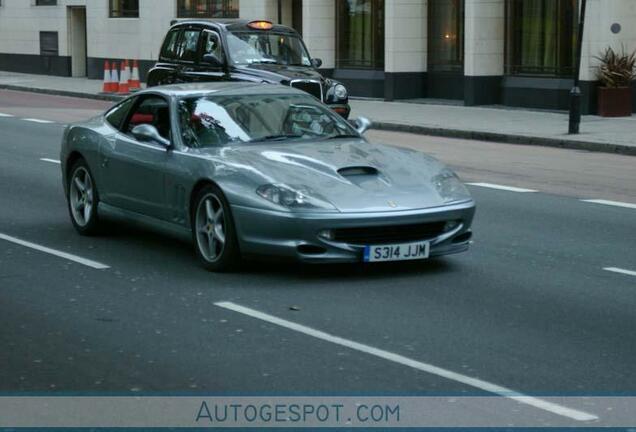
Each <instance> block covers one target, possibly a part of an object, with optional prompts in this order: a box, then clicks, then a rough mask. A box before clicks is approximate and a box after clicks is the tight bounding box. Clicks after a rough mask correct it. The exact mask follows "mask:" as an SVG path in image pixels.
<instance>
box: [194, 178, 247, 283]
mask: <svg viewBox="0 0 636 432" xmlns="http://www.w3.org/2000/svg"><path fill="white" fill-rule="evenodd" d="M193 208H194V212H193V215H192V234H193V238H194V246H195V251H196V254H197V256H198V257H199V261H201V263H202V264H203V266H204V267H205V268H206V269H208V270H210V271H214V272H224V271H230V270H232V269H234V268H235V267H236V266H237V265H238V263H239V262H240V259H241V257H240V251H239V246H238V240H237V237H236V230H235V227H234V221H233V219H232V213H231V210H230V206H229V204H228V203H227V200H226V199H225V196H224V195H223V193H222V192H221V190H220V189H219V188H218V187H216V186H213V185H208V186H205V187H204V188H203V189H201V190H200V191H199V192H198V193H197V196H196V198H195V200H194V206H193Z"/></svg>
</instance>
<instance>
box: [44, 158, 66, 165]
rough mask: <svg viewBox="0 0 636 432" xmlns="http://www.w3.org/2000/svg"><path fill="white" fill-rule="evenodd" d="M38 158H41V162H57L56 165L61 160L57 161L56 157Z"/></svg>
mask: <svg viewBox="0 0 636 432" xmlns="http://www.w3.org/2000/svg"><path fill="white" fill-rule="evenodd" d="M40 160H41V161H42V162H50V163H54V164H58V165H59V164H61V163H62V162H60V161H59V160H57V159H49V158H40Z"/></svg>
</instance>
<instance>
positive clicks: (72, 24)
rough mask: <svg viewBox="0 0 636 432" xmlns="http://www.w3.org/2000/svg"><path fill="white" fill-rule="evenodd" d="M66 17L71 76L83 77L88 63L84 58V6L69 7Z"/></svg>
mask: <svg viewBox="0 0 636 432" xmlns="http://www.w3.org/2000/svg"><path fill="white" fill-rule="evenodd" d="M68 17H69V19H68V21H69V29H68V35H69V40H68V47H69V54H70V56H71V76H73V77H85V76H87V63H88V62H87V60H86V56H87V53H86V8H85V7H75V6H73V7H69V8H68Z"/></svg>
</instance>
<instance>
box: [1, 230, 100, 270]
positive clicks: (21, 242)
mask: <svg viewBox="0 0 636 432" xmlns="http://www.w3.org/2000/svg"><path fill="white" fill-rule="evenodd" d="M0 240H6V241H8V242H11V243H15V244H17V245H20V246H24V247H27V248H30V249H34V250H37V251H40V252H44V253H47V254H50V255H54V256H56V257H59V258H64V259H66V260H69V261H73V262H76V263H78V264H82V265H85V266H87V267H91V268H94V269H96V270H105V269H108V268H110V267H109V266H107V265H105V264H102V263H100V262H97V261H93V260H89V259H86V258H82V257H80V256H77V255H72V254H69V253H66V252H62V251H58V250H55V249H51V248H48V247H46V246H41V245H39V244H35V243H31V242H28V241H25V240H21V239H19V238H16V237H11V236H8V235H6V234H2V233H0Z"/></svg>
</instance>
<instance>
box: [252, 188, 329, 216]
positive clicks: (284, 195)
mask: <svg viewBox="0 0 636 432" xmlns="http://www.w3.org/2000/svg"><path fill="white" fill-rule="evenodd" d="M256 193H257V194H258V195H259V196H261V197H262V198H265V199H266V200H268V201H270V202H273V203H274V204H277V205H280V206H283V207H286V208H288V209H292V210H316V209H319V210H332V211H335V210H336V208H335V207H334V205H333V204H331V203H330V202H329V201H327V200H326V199H325V198H323V197H322V196H321V195H320V194H318V193H317V192H315V191H313V190H312V189H311V188H309V187H308V186H304V185H291V186H290V185H285V184H266V185H263V186H261V187H259V188H258V189H256Z"/></svg>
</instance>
